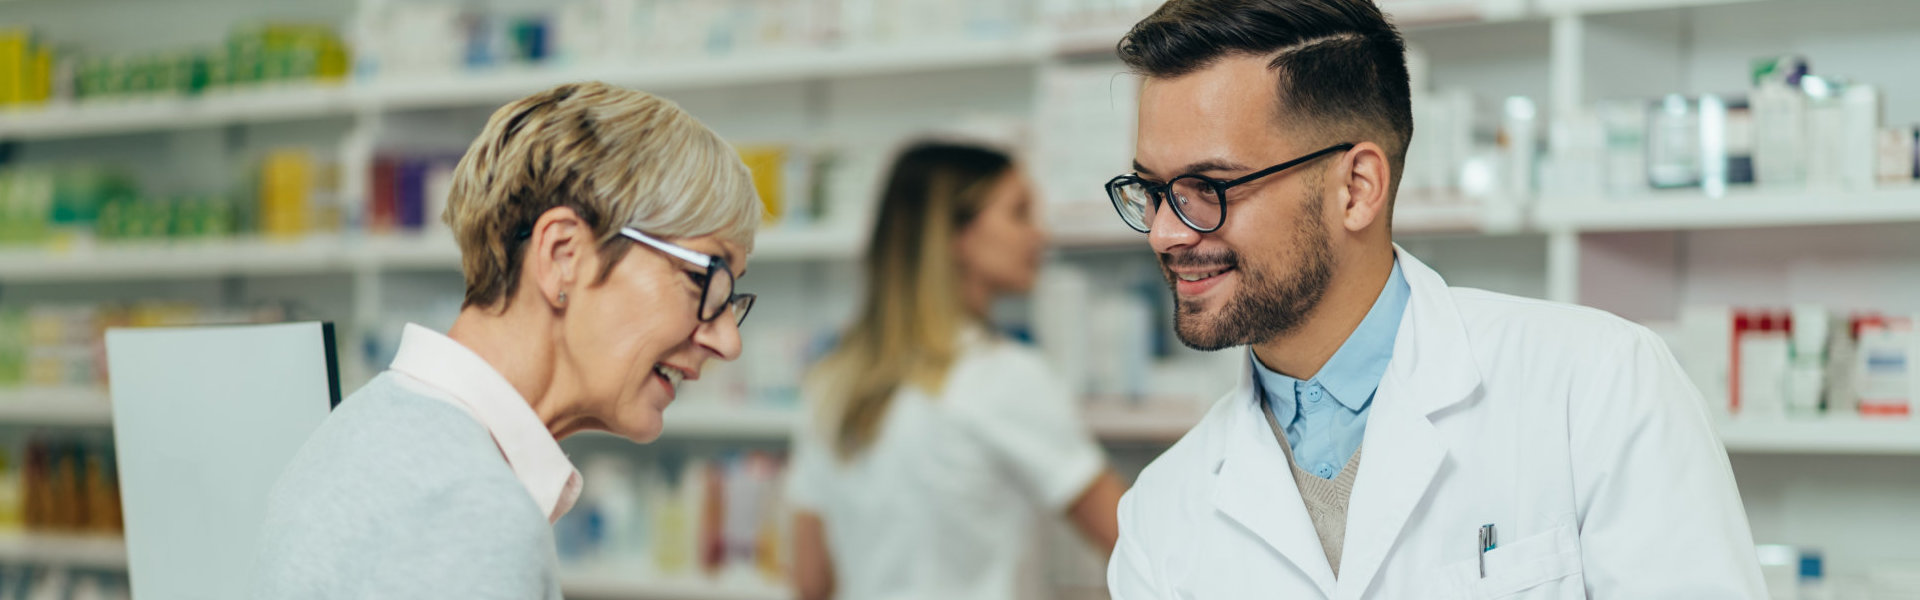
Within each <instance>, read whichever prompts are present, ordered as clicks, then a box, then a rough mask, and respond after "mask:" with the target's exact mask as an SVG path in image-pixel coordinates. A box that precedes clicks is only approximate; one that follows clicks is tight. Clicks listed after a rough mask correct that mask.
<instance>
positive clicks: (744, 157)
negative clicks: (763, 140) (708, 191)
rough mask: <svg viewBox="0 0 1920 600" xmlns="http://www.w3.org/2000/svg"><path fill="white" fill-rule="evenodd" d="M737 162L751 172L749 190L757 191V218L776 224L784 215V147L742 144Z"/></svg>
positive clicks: (785, 153)
mask: <svg viewBox="0 0 1920 600" xmlns="http://www.w3.org/2000/svg"><path fill="white" fill-rule="evenodd" d="M739 152H740V162H743V163H746V164H747V169H748V170H750V171H752V172H753V190H754V191H755V192H757V193H759V194H760V204H761V206H762V207H763V210H762V211H761V213H760V221H761V222H763V223H777V222H779V221H780V219H781V218H782V217H784V216H786V198H785V193H784V190H785V189H786V177H785V170H786V166H787V153H788V148H787V147H786V146H780V145H757V146H742V147H740V148H739Z"/></svg>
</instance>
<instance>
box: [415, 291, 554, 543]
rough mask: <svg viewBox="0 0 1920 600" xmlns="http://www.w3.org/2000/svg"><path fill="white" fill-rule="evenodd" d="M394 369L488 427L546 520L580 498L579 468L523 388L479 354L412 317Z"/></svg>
mask: <svg viewBox="0 0 1920 600" xmlns="http://www.w3.org/2000/svg"><path fill="white" fill-rule="evenodd" d="M392 369H393V371H395V372H397V373H399V374H400V375H402V376H403V377H400V378H399V380H400V382H401V383H402V384H407V385H408V387H410V388H414V389H415V391H418V392H421V393H424V394H426V395H428V396H433V397H436V398H440V399H442V400H446V401H447V402H450V403H452V404H453V405H454V406H458V407H460V408H461V409H462V410H465V411H466V412H467V414H469V415H472V416H473V419H474V420H475V421H479V422H480V425H481V426H483V427H486V428H487V432H488V433H490V434H492V435H493V443H494V445H496V446H498V447H499V448H500V455H501V456H503V457H505V458H506V459H507V466H508V467H510V468H512V469H513V475H514V477H516V478H518V479H519V480H520V484H521V485H523V486H525V487H526V488H527V493H529V494H532V495H533V501H534V502H535V503H536V504H538V505H539V506H540V509H541V510H543V511H546V513H547V521H548V522H555V521H559V520H560V515H564V514H567V511H568V510H570V509H572V508H573V503H574V502H575V501H577V500H579V499H580V488H581V485H582V481H581V478H580V471H579V470H577V469H575V468H574V466H573V462H572V461H569V460H567V454H566V453H565V452H563V451H561V449H560V442H558V441H556V440H554V439H553V434H552V433H551V432H548V431H547V426H546V425H545V424H544V423H542V422H541V421H540V417H539V415H536V414H534V412H533V407H532V406H530V405H528V404H527V401H526V399H525V398H523V397H521V396H520V392H519V390H515V389H513V384H510V383H507V378H506V377H503V376H501V375H500V372H499V371H495V370H494V369H493V366H492V365H489V364H487V361H486V360H484V359H482V358H480V355H478V354H474V353H473V351H472V350H468V349H467V347H466V346H462V345H460V342H457V341H454V340H453V338H449V337H447V336H445V335H442V334H441V333H440V332H437V331H434V330H432V329H428V328H426V327H421V326H419V325H415V324H412V323H408V324H407V326H406V329H405V330H403V331H402V333H401V334H400V350H399V352H398V353H397V354H396V355H395V356H394V358H393V366H392Z"/></svg>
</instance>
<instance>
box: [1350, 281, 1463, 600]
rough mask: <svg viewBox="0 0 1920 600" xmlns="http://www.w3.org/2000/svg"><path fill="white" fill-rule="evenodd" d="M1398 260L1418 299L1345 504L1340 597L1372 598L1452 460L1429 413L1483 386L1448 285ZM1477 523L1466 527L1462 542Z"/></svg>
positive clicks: (1398, 340)
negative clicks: (1408, 528) (1388, 562)
mask: <svg viewBox="0 0 1920 600" xmlns="http://www.w3.org/2000/svg"><path fill="white" fill-rule="evenodd" d="M1396 250H1397V251H1398V247H1396ZM1399 259H1400V269H1401V272H1402V274H1404V275H1405V277H1406V280H1407V285H1408V286H1409V287H1410V288H1411V289H1412V292H1413V294H1412V297H1411V298H1410V299H1409V301H1408V303H1407V313H1406V315H1404V316H1403V318H1402V319H1401V327H1400V332H1399V333H1398V334H1397V335H1396V336H1395V339H1394V346H1393V359H1392V361H1391V362H1390V363H1389V364H1388V367H1387V373H1386V376H1385V377H1384V378H1382V380H1381V382H1380V387H1379V389H1378V390H1377V391H1375V393H1374V399H1373V406H1372V408H1371V409H1370V410H1371V413H1370V415H1371V416H1370V417H1369V418H1368V422H1367V431H1366V434H1365V438H1364V446H1363V447H1364V448H1365V453H1364V456H1365V458H1364V459H1363V460H1362V461H1361V463H1360V472H1359V476H1358V478H1357V479H1356V480H1355V481H1354V486H1353V494H1352V496H1351V500H1349V503H1348V507H1347V535H1346V543H1345V548H1344V550H1343V553H1342V557H1341V560H1340V580H1339V595H1338V597H1339V598H1348V599H1357V598H1360V597H1361V596H1362V595H1364V594H1365V593H1366V590H1367V588H1368V586H1370V585H1371V584H1372V582H1373V580H1374V578H1375V577H1376V576H1377V575H1378V574H1379V571H1380V567H1381V565H1382V564H1383V563H1384V562H1385V561H1386V557H1387V553H1388V552H1389V551H1390V550H1392V549H1393V546H1394V545H1395V543H1396V542H1397V541H1399V540H1400V538H1401V537H1402V533H1403V531H1404V528H1405V527H1406V524H1407V522H1408V520H1409V519H1410V517H1411V516H1412V514H1413V511H1414V510H1415V509H1417V508H1418V507H1419V506H1420V504H1421V499H1422V498H1424V497H1425V496H1426V495H1427V491H1428V489H1429V488H1430V487H1431V486H1432V485H1433V482H1434V477H1435V475H1436V474H1438V473H1439V471H1440V466H1441V464H1442V463H1443V462H1444V461H1445V459H1446V455H1447V443H1446V440H1445V438H1443V437H1442V436H1441V434H1440V431H1439V429H1437V428H1436V427H1435V426H1434V424H1433V422H1432V421H1431V420H1429V415H1431V414H1433V413H1435V412H1438V411H1440V410H1442V409H1445V408H1447V407H1450V406H1453V405H1455V404H1458V403H1459V402H1461V401H1463V400H1466V399H1467V398H1468V397H1469V396H1471V395H1472V394H1473V393H1474V391H1475V390H1476V389H1478V388H1479V385H1480V377H1479V372H1478V370H1477V369H1476V367H1475V364H1474V361H1473V354H1472V352H1471V348H1469V347H1468V345H1467V338H1466V328H1465V326H1464V325H1463V324H1462V322H1461V320H1460V315H1459V312H1458V311H1457V310H1456V309H1455V308H1454V305H1453V297H1452V295H1451V292H1450V291H1449V290H1448V289H1447V284H1446V281H1444V280H1442V279H1441V278H1440V275H1439V274H1438V273H1435V272H1433V270H1432V269H1429V268H1427V266H1426V265H1424V264H1422V263H1420V261H1418V260H1416V259H1414V258H1413V257H1412V256H1410V255H1408V254H1407V253H1406V252H1405V251H1399ZM1473 525H1474V524H1471V523H1468V524H1462V525H1461V527H1462V529H1461V536H1462V537H1461V539H1462V540H1466V539H1468V538H1469V537H1470V535H1469V534H1470V533H1471V532H1470V530H1471V529H1472V526H1473ZM1418 543H1423V544H1425V543H1436V542H1434V541H1431V540H1421V541H1420V542H1418ZM1461 543H1469V542H1466V541H1462V542H1461Z"/></svg>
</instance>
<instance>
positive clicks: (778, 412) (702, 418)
mask: <svg viewBox="0 0 1920 600" xmlns="http://www.w3.org/2000/svg"><path fill="white" fill-rule="evenodd" d="M1189 404H1191V403H1189ZM1191 406H1194V407H1197V408H1193V409H1186V410H1181V409H1173V408H1169V409H1151V410H1136V409H1106V408H1101V409H1094V410H1088V411H1087V414H1086V418H1087V424H1088V427H1089V428H1090V429H1092V430H1093V433H1094V436H1095V437H1098V438H1100V439H1102V440H1107V441H1114V442H1171V441H1173V440H1176V439H1179V438H1180V436H1182V435H1185V434H1186V432H1187V430H1188V429H1190V428H1192V427H1193V425H1194V424H1195V423H1198V422H1200V416H1201V413H1200V410H1201V409H1204V408H1205V405H1202V404H1191ZM798 419H799V415H798V413H796V412H795V411H794V410H793V409H783V408H746V407H738V406H718V405H715V404H714V403H712V402H708V401H699V400H696V401H690V402H683V403H677V404H674V405H672V406H669V407H668V408H667V413H666V425H665V427H664V428H663V429H662V434H661V436H662V437H666V438H726V439H757V440H765V441H779V440H785V439H788V438H789V437H791V436H792V435H793V427H794V425H795V424H796V423H797V422H798Z"/></svg>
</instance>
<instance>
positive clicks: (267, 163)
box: [0, 148, 343, 249]
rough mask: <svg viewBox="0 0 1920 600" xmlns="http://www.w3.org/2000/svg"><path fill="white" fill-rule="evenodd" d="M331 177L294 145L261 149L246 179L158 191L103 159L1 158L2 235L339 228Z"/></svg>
mask: <svg viewBox="0 0 1920 600" xmlns="http://www.w3.org/2000/svg"><path fill="white" fill-rule="evenodd" d="M337 181H338V173H337V169H336V168H335V166H334V165H332V164H330V163H323V162H320V161H318V160H317V159H316V158H315V156H314V154H313V153H311V152H309V151H306V150H303V149H295V148H286V149H277V150H273V151H270V152H268V153H266V154H265V155H264V156H263V157H261V158H260V159H259V161H258V162H257V166H256V167H255V168H254V169H253V170H252V171H251V172H249V173H248V174H247V176H246V179H245V180H242V181H237V182H233V184H232V185H231V186H230V188H229V189H227V190H224V191H221V192H215V193H190V194H166V193H155V192H153V191H148V190H150V189H151V188H147V187H145V186H142V185H140V183H139V182H138V181H136V179H135V177H134V176H133V175H132V174H131V173H130V172H129V171H128V170H126V169H120V168H114V167H109V166H96V165H70V166H53V167H41V166H25V167H0V216H4V217H5V218H4V220H0V245H11V244H20V245H37V246H44V247H48V248H54V249H65V248H72V247H74V246H76V245H79V246H85V245H90V244H92V243H93V242H96V241H98V242H109V243H110V242H123V241H159V240H164V241H186V240H201V239H209V238H232V237H236V236H249V235H261V236H268V237H277V238H292V237H299V236H304V235H307V234H311V233H322V232H337V231H339V230H340V228H341V220H342V218H343V214H342V208H341V206H340V203H339V201H338V200H339V195H338V191H337V190H338V183H337Z"/></svg>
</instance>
